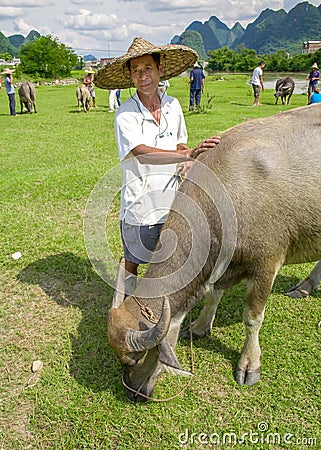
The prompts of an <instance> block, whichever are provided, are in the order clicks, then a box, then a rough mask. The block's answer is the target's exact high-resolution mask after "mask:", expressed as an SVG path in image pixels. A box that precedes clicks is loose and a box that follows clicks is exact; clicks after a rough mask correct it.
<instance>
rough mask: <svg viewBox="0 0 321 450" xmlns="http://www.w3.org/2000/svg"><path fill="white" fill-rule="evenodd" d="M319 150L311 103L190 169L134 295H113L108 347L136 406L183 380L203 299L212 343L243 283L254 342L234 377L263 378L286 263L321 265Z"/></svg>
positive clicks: (320, 134) (263, 123)
mask: <svg viewBox="0 0 321 450" xmlns="http://www.w3.org/2000/svg"><path fill="white" fill-rule="evenodd" d="M320 146H321V106H320V105H312V106H311V105H310V106H305V107H301V108H297V109H294V110H291V111H286V112H282V113H280V114H277V115H274V116H272V117H268V118H263V119H256V120H251V121H247V122H244V123H242V124H240V125H237V126H235V127H233V128H231V129H229V130H227V131H226V132H224V133H223V134H222V140H221V143H220V144H219V145H217V146H216V147H215V149H214V150H212V151H208V152H206V153H204V154H202V155H201V156H200V157H199V158H198V160H199V161H196V162H195V163H194V164H193V165H192V167H191V169H190V170H189V172H188V174H187V177H186V178H185V180H184V181H183V183H182V184H181V186H180V188H179V190H178V192H177V196H176V198H175V200H174V203H173V205H172V209H171V211H170V213H169V215H168V218H167V221H166V223H165V224H164V227H163V229H162V233H161V236H160V241H159V243H158V246H157V248H156V251H155V253H154V255H153V258H152V262H151V264H149V266H148V269H147V271H146V272H145V274H144V277H143V278H142V280H141V282H140V284H139V285H138V287H137V288H136V290H135V295H128V296H127V297H126V298H125V299H124V300H123V298H122V299H120V298H119V296H118V297H117V296H115V299H114V302H113V306H112V307H111V309H110V310H109V314H108V336H109V342H110V345H111V347H112V348H113V349H114V351H115V353H116V354H117V356H118V358H119V359H120V361H121V364H122V366H123V384H124V386H125V390H126V393H127V395H128V396H129V397H130V398H131V399H132V400H137V401H145V400H146V399H148V398H150V397H152V395H153V390H154V387H155V383H156V380H157V377H158V375H159V374H160V372H161V371H162V369H164V368H165V369H169V370H170V371H172V372H178V373H184V370H183V369H182V367H181V366H180V364H179V362H178V360H177V357H176V355H175V346H176V342H177V338H178V335H179V331H180V327H181V324H182V321H183V319H184V317H185V315H186V313H187V312H188V311H189V310H190V309H191V308H192V307H193V306H194V305H195V304H196V303H197V302H198V301H199V300H200V298H201V297H203V296H205V297H204V307H203V309H202V311H201V313H200V315H199V317H198V318H197V319H196V320H195V321H194V322H193V323H192V327H191V328H192V333H193V334H194V335H195V336H197V337H202V336H204V335H205V333H207V332H209V331H211V328H212V323H213V320H214V317H215V313H216V308H217V306H218V304H219V301H220V298H221V296H222V293H223V290H224V289H226V288H229V287H232V286H233V285H235V284H237V283H239V282H241V281H243V282H245V283H246V286H247V296H246V302H245V308H244V312H243V319H244V324H245V329H246V338H245V343H244V346H243V350H242V352H241V355H240V359H239V361H238V364H237V368H236V373H235V377H236V381H237V383H238V384H240V385H242V384H246V385H253V384H254V383H256V382H257V381H258V380H259V379H260V346H259V330H260V328H261V325H262V322H263V317H264V311H265V306H266V302H267V299H268V297H269V294H270V291H271V288H272V285H273V282H274V279H275V277H276V275H277V273H278V271H279V269H280V267H281V266H282V265H284V264H293V263H303V262H308V261H317V260H319V259H320V257H321V158H320V154H319V153H320V150H319V149H320ZM200 230H201V232H200ZM169 250H171V251H170V255H169V256H168V257H167V258H166V255H167V252H168V251H169ZM162 254H163V256H164V255H165V256H164V257H160V256H161V255H162ZM153 317H156V318H157V320H156V321H155V320H152V319H153ZM153 322H157V323H155V324H154V323H153ZM185 333H186V331H184V330H183V334H185Z"/></svg>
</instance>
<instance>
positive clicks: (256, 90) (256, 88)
mask: <svg viewBox="0 0 321 450" xmlns="http://www.w3.org/2000/svg"><path fill="white" fill-rule="evenodd" d="M252 86H253V91H254V98H259V97H260V92H261V86H258V85H257V84H252Z"/></svg>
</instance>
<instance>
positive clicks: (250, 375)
mask: <svg viewBox="0 0 321 450" xmlns="http://www.w3.org/2000/svg"><path fill="white" fill-rule="evenodd" d="M276 274H277V270H275V273H274V274H273V275H272V274H271V275H270V276H268V274H266V276H265V279H264V278H262V276H260V278H258V279H257V280H254V281H252V282H251V285H249V286H248V294H247V297H246V304H245V308H244V312H243V319H244V325H245V329H246V338H245V343H244V346H243V350H242V353H241V357H240V360H239V362H238V364H237V368H236V373H235V379H236V381H237V383H238V384H240V385H242V384H246V385H247V386H252V385H253V384H255V383H257V382H258V381H259V380H260V356H261V350H260V344H259V332H260V329H261V326H262V323H263V319H264V311H265V305H266V302H267V299H268V296H269V294H270V292H271V288H272V285H273V281H274V278H275V276H276Z"/></svg>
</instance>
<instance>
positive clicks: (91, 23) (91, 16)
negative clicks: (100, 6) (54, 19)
mask: <svg viewBox="0 0 321 450" xmlns="http://www.w3.org/2000/svg"><path fill="white" fill-rule="evenodd" d="M66 14H68V16H69V17H68V18H62V19H60V22H61V23H62V24H63V25H64V27H67V28H70V29H74V30H97V29H101V30H106V29H114V28H116V27H118V26H120V21H119V19H118V17H117V16H116V14H111V15H110V16H106V15H105V14H95V13H92V12H91V11H89V10H87V9H81V10H80V11H79V13H74V12H72V11H69V12H67V13H66Z"/></svg>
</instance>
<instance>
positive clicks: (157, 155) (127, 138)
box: [95, 37, 220, 294]
mask: <svg viewBox="0 0 321 450" xmlns="http://www.w3.org/2000/svg"><path fill="white" fill-rule="evenodd" d="M196 58H197V53H196V52H195V51H194V50H192V49H191V48H189V47H186V46H183V45H174V44H168V45H164V46H154V45H153V44H151V43H150V42H148V41H146V40H145V39H143V38H141V37H136V38H135V39H134V41H133V42H132V44H131V46H130V47H129V49H128V51H127V53H126V54H124V55H123V56H119V57H117V58H115V59H114V60H113V61H112V62H111V63H110V64H107V65H106V66H104V67H102V68H101V69H100V70H99V71H98V73H96V75H95V84H96V86H99V87H101V88H103V89H115V88H116V87H118V88H121V89H126V88H131V87H135V88H136V91H135V93H133V94H132V95H131V97H129V98H128V99H127V100H126V101H125V102H124V103H122V104H121V106H120V107H119V109H118V110H117V111H116V113H115V117H114V123H115V132H116V140H117V145H118V153H119V158H120V162H121V165H122V169H123V174H124V180H123V186H122V190H121V202H120V203H121V205H120V209H121V211H120V231H121V237H122V242H123V249H124V255H125V256H124V266H125V271H124V270H123V271H119V274H118V278H117V284H116V286H117V285H118V282H119V280H120V279H124V284H125V291H126V293H127V294H128V293H130V292H133V290H134V288H135V285H136V276H137V268H138V266H139V264H145V263H147V262H149V261H150V258H151V254H152V252H153V251H154V250H155V247H156V244H157V241H158V238H159V236H160V232H161V228H162V226H163V224H164V222H165V220H166V217H167V214H168V212H169V210H170V207H171V204H172V201H173V199H174V197H175V194H176V191H177V188H178V181H177V179H176V170H177V164H178V163H182V162H191V161H193V160H194V158H196V157H197V156H198V155H199V154H200V153H202V152H204V151H211V149H212V148H213V147H214V146H215V145H216V144H218V143H219V142H220V138H219V137H217V136H212V137H210V138H208V139H204V141H202V142H201V143H200V144H199V145H198V146H197V147H196V148H194V149H190V148H189V147H188V146H187V131H186V126H185V120H184V115H183V112H182V109H181V106H180V104H179V102H178V100H177V99H176V98H174V97H171V96H168V95H166V94H163V93H161V92H160V90H159V82H160V80H163V79H169V78H171V77H174V76H177V75H179V74H180V73H182V72H184V71H185V70H186V69H188V68H189V67H191V66H192V65H193V64H194V62H195V61H196ZM125 274H126V278H125ZM117 291H118V290H117V288H116V291H115V294H116V293H117Z"/></svg>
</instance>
